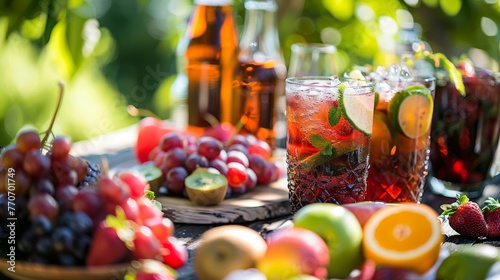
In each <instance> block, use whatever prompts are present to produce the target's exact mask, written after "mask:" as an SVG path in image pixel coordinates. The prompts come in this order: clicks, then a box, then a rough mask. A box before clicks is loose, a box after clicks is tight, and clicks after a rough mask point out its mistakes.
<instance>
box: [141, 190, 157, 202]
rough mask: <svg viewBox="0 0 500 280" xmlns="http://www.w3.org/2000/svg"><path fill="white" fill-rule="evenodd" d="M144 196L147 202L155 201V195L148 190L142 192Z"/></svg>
mask: <svg viewBox="0 0 500 280" xmlns="http://www.w3.org/2000/svg"><path fill="white" fill-rule="evenodd" d="M144 196H145V197H147V198H148V199H149V200H153V199H155V193H154V192H153V191H150V190H144Z"/></svg>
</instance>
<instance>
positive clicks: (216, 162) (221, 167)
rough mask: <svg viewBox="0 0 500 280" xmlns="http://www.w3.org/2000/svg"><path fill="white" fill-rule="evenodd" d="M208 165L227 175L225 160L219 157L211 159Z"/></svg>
mask: <svg viewBox="0 0 500 280" xmlns="http://www.w3.org/2000/svg"><path fill="white" fill-rule="evenodd" d="M209 166H210V167H213V168H215V169H217V170H218V171H219V172H220V174H222V175H224V176H225V175H227V171H228V168H227V163H226V162H225V161H222V160H220V159H213V160H211V161H210V163H209Z"/></svg>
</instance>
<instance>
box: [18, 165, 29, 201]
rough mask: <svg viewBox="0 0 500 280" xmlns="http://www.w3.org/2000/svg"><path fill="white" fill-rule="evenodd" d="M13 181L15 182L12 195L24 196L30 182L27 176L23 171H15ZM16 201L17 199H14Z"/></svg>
mask: <svg viewBox="0 0 500 280" xmlns="http://www.w3.org/2000/svg"><path fill="white" fill-rule="evenodd" d="M14 180H15V181H16V184H15V186H16V189H15V190H14V193H15V194H16V195H18V196H21V195H24V194H26V193H27V192H28V190H29V188H30V185H31V180H30V177H29V176H28V174H26V173H25V172H24V171H23V170H16V173H15V175H14ZM17 199H18V197H17V198H16V200H17ZM17 204H18V203H16V205H17Z"/></svg>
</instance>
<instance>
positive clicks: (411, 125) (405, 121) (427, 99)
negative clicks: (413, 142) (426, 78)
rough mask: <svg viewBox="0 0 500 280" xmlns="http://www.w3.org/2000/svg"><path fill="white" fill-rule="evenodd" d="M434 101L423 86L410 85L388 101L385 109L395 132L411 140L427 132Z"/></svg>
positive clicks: (429, 126)
mask: <svg viewBox="0 0 500 280" xmlns="http://www.w3.org/2000/svg"><path fill="white" fill-rule="evenodd" d="M433 108H434V101H433V100H432V95H431V92H430V91H429V89H427V88H426V87H425V86H423V85H411V86H409V87H407V88H405V89H404V90H402V91H401V92H398V93H396V95H395V96H394V97H393V98H392V99H391V101H389V106H388V108H387V111H388V115H389V119H390V121H391V122H392V123H393V124H394V126H395V127H396V128H397V130H398V131H399V132H400V133H402V134H403V135H405V136H406V137H408V138H411V139H417V138H419V137H421V136H423V135H425V134H426V133H428V132H429V129H430V128H431V121H432V110H433Z"/></svg>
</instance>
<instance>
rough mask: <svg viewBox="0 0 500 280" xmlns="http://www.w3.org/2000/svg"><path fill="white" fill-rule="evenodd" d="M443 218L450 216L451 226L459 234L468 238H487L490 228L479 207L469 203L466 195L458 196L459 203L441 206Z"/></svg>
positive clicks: (471, 202)
mask: <svg viewBox="0 0 500 280" xmlns="http://www.w3.org/2000/svg"><path fill="white" fill-rule="evenodd" d="M441 209H443V212H442V213H441V215H442V216H448V220H449V223H450V226H451V227H452V228H453V229H454V230H455V231H456V232H458V233H460V234H461V235H464V236H468V237H475V238H478V237H485V236H487V234H488V226H487V225H486V221H485V220H484V216H483V213H482V211H481V208H480V207H479V205H478V204H477V203H475V202H473V201H469V198H468V197H467V196H466V195H461V196H460V195H459V194H458V195H457V201H456V202H453V203H452V204H443V205H441Z"/></svg>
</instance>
